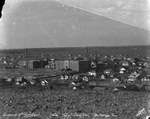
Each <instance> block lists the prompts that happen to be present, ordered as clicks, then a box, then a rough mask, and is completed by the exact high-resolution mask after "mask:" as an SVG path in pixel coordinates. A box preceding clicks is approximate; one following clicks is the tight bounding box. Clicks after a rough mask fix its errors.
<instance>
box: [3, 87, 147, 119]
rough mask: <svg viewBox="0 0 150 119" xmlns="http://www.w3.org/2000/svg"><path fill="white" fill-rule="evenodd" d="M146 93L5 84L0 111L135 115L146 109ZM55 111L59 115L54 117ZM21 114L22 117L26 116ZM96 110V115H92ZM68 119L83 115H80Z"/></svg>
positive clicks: (119, 118) (113, 118) (47, 116)
mask: <svg viewBox="0 0 150 119" xmlns="http://www.w3.org/2000/svg"><path fill="white" fill-rule="evenodd" d="M147 95H148V93H144V92H111V91H100V90H97V91H94V90H75V91H74V90H67V89H57V90H50V89H45V90H44V89H43V90H39V89H38V88H36V89H13V90H12V89H11V88H8V89H1V90H0V105H1V106H0V107H1V108H0V112H1V116H2V117H3V118H4V119H16V117H9V118H7V116H6V114H21V113H23V114H31V113H32V114H33V113H34V114H37V115H38V117H39V118H36V119H65V118H64V114H65V113H67V114H68V115H71V114H72V115H73V114H78V115H79V114H80V115H81V114H85V115H86V116H85V117H84V119H85V118H86V119H92V118H93V119H137V118H136V114H137V113H138V111H139V110H141V109H143V108H145V109H147V100H148V97H147ZM54 113H57V114H58V116H55V117H54V115H52V114H54ZM4 114H5V115H4ZM23 114H22V118H21V119H25V117H24V116H23ZM96 114H98V115H99V117H98V116H97V117H95V116H94V115H96ZM100 115H101V117H100ZM104 115H105V116H104ZM108 115H109V116H110V117H109V116H108ZM76 116H77V115H76ZM58 117H59V118H58ZM28 119H33V118H31V117H30V118H28ZM34 119H35V118H34ZM68 119H83V116H81V117H73V116H72V117H68Z"/></svg>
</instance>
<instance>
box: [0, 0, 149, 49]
mask: <svg viewBox="0 0 150 119" xmlns="http://www.w3.org/2000/svg"><path fill="white" fill-rule="evenodd" d="M149 6H150V2H149V0H6V3H5V5H4V8H3V11H2V13H3V16H2V18H1V19H0V29H1V30H0V49H12V48H13V49H14V48H15V49H16V48H41V47H42V48H45V47H83V46H124V45H126V46H128V45H150V39H149V33H150V27H149V26H150V12H149V11H150V8H149Z"/></svg>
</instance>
